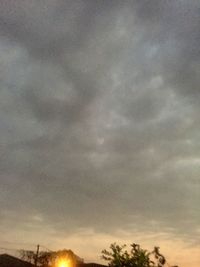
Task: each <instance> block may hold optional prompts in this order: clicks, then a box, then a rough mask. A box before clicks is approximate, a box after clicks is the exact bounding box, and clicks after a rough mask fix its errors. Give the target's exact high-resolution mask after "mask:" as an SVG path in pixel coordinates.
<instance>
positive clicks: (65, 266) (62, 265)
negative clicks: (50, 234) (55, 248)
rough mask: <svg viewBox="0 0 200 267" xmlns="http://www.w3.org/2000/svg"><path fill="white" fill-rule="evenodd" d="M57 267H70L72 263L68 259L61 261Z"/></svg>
mask: <svg viewBox="0 0 200 267" xmlns="http://www.w3.org/2000/svg"><path fill="white" fill-rule="evenodd" d="M56 267H70V261H69V260H66V259H59V260H58V262H57V264H56Z"/></svg>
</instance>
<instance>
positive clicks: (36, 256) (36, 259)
mask: <svg viewBox="0 0 200 267" xmlns="http://www.w3.org/2000/svg"><path fill="white" fill-rule="evenodd" d="M39 249H40V245H37V251H36V255H35V267H37V261H38V255H39Z"/></svg>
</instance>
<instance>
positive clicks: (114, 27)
mask: <svg viewBox="0 0 200 267" xmlns="http://www.w3.org/2000/svg"><path fill="white" fill-rule="evenodd" d="M0 7H1V8H0V33H1V39H0V54H1V58H2V62H1V74H0V83H1V89H0V104H1V113H0V120H1V124H0V131H1V137H0V140H1V141H0V144H1V153H0V158H1V161H0V175H1V187H0V200H1V212H0V216H1V218H2V220H4V224H3V226H2V229H6V227H7V225H8V224H9V226H10V225H12V223H11V221H13V219H11V218H14V221H15V222H17V226H16V229H18V227H20V223H21V224H22V221H23V222H24V224H26V223H29V224H31V222H32V224H33V225H34V222H35V221H37V222H38V220H43V223H45V222H48V227H49V228H51V229H54V230H55V232H56V233H59V232H60V233H61V235H63V234H64V233H68V234H72V233H73V232H74V231H78V229H87V228H89V229H90V228H92V229H94V230H95V231H96V232H99V233H112V234H113V233H115V231H117V230H118V229H122V230H123V229H126V230H127V231H130V233H131V232H132V231H133V230H134V231H135V230H137V231H138V232H141V233H142V232H148V231H153V232H158V231H159V230H160V231H161V232H163V231H166V232H169V233H171V232H172V233H173V236H174V237H175V236H179V237H181V238H183V239H184V238H185V239H187V240H191V242H198V236H197V231H198V226H199V220H200V213H199V210H198V198H199V190H198V189H199V178H198V172H199V162H200V161H199V134H198V132H199V126H198V125H199V124H198V122H199V116H198V114H199V104H198V99H199V89H198V85H199V75H198V74H199V63H200V58H199V52H200V51H199V43H200V40H199V39H200V35H199V26H200V25H199V22H200V21H199V14H198V13H199V12H198V11H199V8H200V5H199V3H198V1H190V3H189V2H188V1H173V2H172V1H132V2H130V1H123V2H122V1H109V3H108V1H39V2H35V1H27V2H26V1H22V0H18V1H0ZM194 185H195V186H194ZM19 206H20V207H21V208H20V210H19V211H17V212H16V207H19ZM9 212H10V213H9ZM35 214H36V215H37V214H39V215H37V216H36V215H35ZM25 217H27V218H30V220H29V219H27V220H28V222H27V221H26V219H25ZM22 218H23V219H22ZM31 218H32V219H31ZM41 218H42V219H41ZM58 218H59V219H58ZM185 218H187V219H185ZM151 221H155V222H156V224H155V225H154V224H151V223H150V222H151ZM29 224H28V225H29ZM29 226H30V225H29ZM0 229H1V228H0ZM169 229H171V230H169Z"/></svg>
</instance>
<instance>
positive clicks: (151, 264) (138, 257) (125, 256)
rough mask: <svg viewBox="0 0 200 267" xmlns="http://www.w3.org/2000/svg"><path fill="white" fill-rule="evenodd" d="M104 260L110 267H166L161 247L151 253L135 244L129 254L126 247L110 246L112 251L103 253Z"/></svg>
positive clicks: (155, 248)
mask: <svg viewBox="0 0 200 267" xmlns="http://www.w3.org/2000/svg"><path fill="white" fill-rule="evenodd" d="M102 258H103V259H104V260H106V261H107V262H108V264H109V266H110V267H164V266H165V264H166V259H165V257H164V256H163V255H162V254H161V253H160V251H159V247H154V250H153V251H151V252H149V251H147V250H145V249H142V248H141V247H140V245H138V244H135V243H133V244H131V250H130V251H129V252H128V251H127V250H126V245H123V246H119V245H117V244H116V243H113V244H111V245H110V251H108V250H106V249H104V250H103V251H102ZM168 266H169V264H168ZM171 267H178V266H171Z"/></svg>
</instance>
